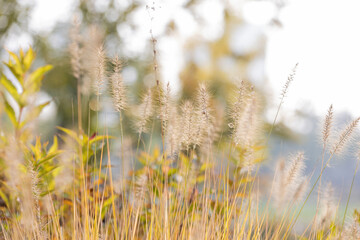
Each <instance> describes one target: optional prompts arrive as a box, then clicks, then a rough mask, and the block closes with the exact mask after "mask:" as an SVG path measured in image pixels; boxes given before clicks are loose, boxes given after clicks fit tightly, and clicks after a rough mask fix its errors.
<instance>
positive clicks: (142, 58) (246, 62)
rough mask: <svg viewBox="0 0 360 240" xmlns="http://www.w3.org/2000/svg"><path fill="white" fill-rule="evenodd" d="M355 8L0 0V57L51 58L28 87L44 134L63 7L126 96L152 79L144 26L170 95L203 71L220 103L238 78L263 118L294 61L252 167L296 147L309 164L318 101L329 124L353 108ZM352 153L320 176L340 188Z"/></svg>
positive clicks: (68, 109) (66, 121)
mask: <svg viewBox="0 0 360 240" xmlns="http://www.w3.org/2000/svg"><path fill="white" fill-rule="evenodd" d="M359 11H360V2H359V1H357V0H292V1H290V0H289V1H286V0H266V1H265V0H247V1H245V0H176V1H170V0H152V1H146V0H101V1H100V0H98V1H96V0H61V1H55V0H53V1H50V0H18V1H16V0H0V44H1V46H2V48H1V49H0V55H1V59H2V60H4V61H5V60H7V59H8V53H7V52H6V51H5V49H8V50H11V51H16V52H17V51H18V50H19V49H20V48H24V49H27V48H28V47H29V46H30V45H31V46H33V47H34V48H35V52H36V53H37V56H38V57H37V62H36V64H37V65H42V64H45V63H49V64H53V65H54V66H55V68H54V70H52V71H51V73H50V74H48V75H47V77H46V79H45V81H44V86H43V92H42V94H41V96H40V97H41V98H43V99H51V100H52V104H51V105H50V106H49V107H47V108H46V111H44V113H43V114H42V116H41V118H42V121H43V122H44V124H42V125H41V129H39V132H40V133H41V134H42V135H43V136H44V137H45V138H46V137H49V136H51V135H52V134H54V131H55V126H58V125H60V126H65V127H70V126H72V123H73V121H74V120H73V119H74V114H73V112H74V110H73V109H72V106H73V104H74V102H76V80H75V78H74V77H73V76H72V73H71V67H70V57H69V51H68V45H69V43H70V37H69V33H70V29H71V28H72V20H73V18H74V16H77V17H78V18H79V20H80V22H81V29H80V31H81V32H86V31H88V33H89V32H90V33H91V31H92V29H93V30H94V29H96V31H97V32H98V33H100V35H101V40H100V41H102V42H103V43H104V48H105V49H106V51H107V53H108V55H109V57H113V56H115V55H116V54H118V55H119V56H120V58H121V59H122V61H123V62H124V66H123V71H122V73H123V78H124V81H125V83H126V84H127V85H128V86H129V88H130V91H131V92H132V93H133V95H132V96H133V98H134V99H135V101H136V99H138V97H139V95H140V93H141V91H142V90H143V89H141V88H143V87H144V86H146V87H151V86H152V84H154V74H153V66H152V64H153V52H152V41H151V34H150V30H151V31H152V34H153V37H154V38H155V39H156V40H157V43H156V48H157V57H158V63H159V73H160V78H161V79H162V81H164V82H169V84H170V86H171V88H172V90H173V92H174V94H175V95H176V96H177V98H178V99H183V98H188V97H191V95H192V94H193V91H194V89H195V88H196V87H197V84H198V82H200V81H206V82H207V83H208V84H209V86H210V89H211V92H212V94H213V95H214V97H215V98H217V99H218V100H219V102H225V101H227V100H228V99H227V95H228V93H229V91H230V90H231V88H232V87H233V86H234V83H235V82H237V81H239V80H247V81H249V82H251V83H252V84H253V85H254V86H255V88H256V89H257V90H258V91H259V92H260V93H261V94H262V95H263V97H264V99H265V105H266V107H265V112H264V119H265V120H266V121H267V122H269V123H270V124H271V123H272V121H273V119H274V117H275V113H276V109H277V106H278V104H279V96H280V93H281V90H282V87H283V85H284V83H285V82H286V80H287V76H288V74H289V73H290V72H291V70H292V68H293V67H294V66H295V64H296V63H299V66H298V69H297V73H296V77H295V81H294V82H293V83H292V84H291V86H290V90H289V93H288V96H287V97H286V99H285V103H284V105H283V108H282V110H281V112H280V116H279V120H278V123H277V125H276V128H275V133H274V134H273V136H272V139H271V142H270V144H271V147H270V149H271V157H270V159H269V160H267V161H266V162H265V167H264V169H263V171H264V172H267V171H270V170H271V171H272V170H273V165H274V161H275V160H276V159H277V158H278V157H279V156H287V155H288V153H290V152H294V151H297V150H304V151H305V153H306V155H307V156H308V157H307V159H308V165H309V167H308V171H309V172H310V171H311V170H312V168H311V167H310V166H311V164H312V163H313V162H315V161H316V160H318V158H319V157H320V156H321V145H320V141H319V140H318V139H319V137H318V135H319V132H320V130H319V126H320V125H319V122H320V120H321V118H323V117H324V116H325V114H326V111H327V109H328V107H329V106H330V104H333V105H334V109H335V113H336V119H337V123H336V124H337V125H338V126H339V127H341V126H344V124H346V123H347V122H348V121H350V119H352V118H353V117H357V116H360V107H359V106H358V104H359V102H360V94H359V90H358V89H359V88H358V86H360V85H359V84H358V83H359V81H360V71H358V69H359V67H358V64H359V62H360V61H359V60H360V59H359V58H360V44H359V43H360V32H359V31H358V29H359V27H360V26H359V25H360V14H358V13H359ZM102 119H103V118H102V117H101V116H100V121H102ZM104 121H105V120H104ZM106 124H107V125H108V126H110V127H111V125H112V124H113V125H116V124H117V119H116V116H114V117H111V114H108V115H107V118H106ZM352 149H353V150H354V151H356V149H355V147H354V148H352ZM354 151H351V150H350V151H348V153H347V154H346V155H345V156H343V157H342V159H344V160H341V162H340V161H337V160H336V159H335V161H332V167H331V168H329V169H327V172H326V175H325V176H324V179H325V180H329V181H331V182H332V183H333V185H334V186H335V187H336V188H337V189H340V190H341V191H343V193H342V195H341V196H346V195H347V194H348V188H349V186H350V183H351V180H352V174H353V169H354V166H355V164H356V161H355V157H354ZM359 183H360V178H359V177H358V178H357V179H356V182H355V187H354V194H353V197H352V200H351V202H350V205H351V209H350V212H351V211H352V209H353V208H354V207H356V204H359V203H360V191H359V186H360V185H359ZM339 197H340V196H339ZM343 198H344V201H345V200H346V197H343ZM342 208H343V207H341V208H340V209H342ZM307 211H308V212H311V211H313V209H307Z"/></svg>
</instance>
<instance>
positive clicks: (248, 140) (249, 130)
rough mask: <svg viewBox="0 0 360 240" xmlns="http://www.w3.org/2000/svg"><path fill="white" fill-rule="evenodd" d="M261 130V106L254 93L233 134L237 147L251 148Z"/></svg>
mask: <svg viewBox="0 0 360 240" xmlns="http://www.w3.org/2000/svg"><path fill="white" fill-rule="evenodd" d="M260 130H261V122H260V120H259V105H258V100H257V98H256V95H255V93H254V92H252V94H251V95H250V96H249V98H248V99H247V101H246V103H245V106H244V110H243V111H242V114H241V116H240V117H239V118H238V119H237V123H236V124H235V129H234V132H233V140H234V143H235V145H238V146H239V145H241V146H251V145H253V144H254V143H255V141H256V140H257V136H258V134H259V132H260Z"/></svg>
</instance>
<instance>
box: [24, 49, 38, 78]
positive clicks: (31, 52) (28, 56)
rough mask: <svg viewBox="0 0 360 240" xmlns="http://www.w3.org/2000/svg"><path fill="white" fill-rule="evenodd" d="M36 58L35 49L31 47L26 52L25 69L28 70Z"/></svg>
mask: <svg viewBox="0 0 360 240" xmlns="http://www.w3.org/2000/svg"><path fill="white" fill-rule="evenodd" d="M34 59H35V53H34V50H33V49H32V48H31V47H30V48H29V50H28V51H27V52H26V54H25V57H24V59H23V64H24V71H25V72H26V71H28V70H29V69H30V67H31V65H32V63H33V61H34Z"/></svg>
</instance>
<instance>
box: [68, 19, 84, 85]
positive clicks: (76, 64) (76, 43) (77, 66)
mask: <svg viewBox="0 0 360 240" xmlns="http://www.w3.org/2000/svg"><path fill="white" fill-rule="evenodd" d="M79 29H80V22H79V20H78V19H77V18H74V21H73V27H72V29H71V32H70V39H71V43H70V45H69V53H70V62H71V67H72V71H73V74H74V77H75V78H76V79H77V80H78V81H81V75H82V71H83V69H82V63H81V56H82V52H83V50H82V48H81V46H80V45H81V42H82V38H81V35H80V30H79Z"/></svg>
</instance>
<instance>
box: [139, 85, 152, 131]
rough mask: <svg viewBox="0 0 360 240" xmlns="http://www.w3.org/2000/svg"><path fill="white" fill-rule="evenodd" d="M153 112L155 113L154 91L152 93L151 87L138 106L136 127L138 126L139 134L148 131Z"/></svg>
mask: <svg viewBox="0 0 360 240" xmlns="http://www.w3.org/2000/svg"><path fill="white" fill-rule="evenodd" d="M152 114H153V103H152V93H151V89H149V90H148V91H147V93H146V94H145V96H144V97H143V100H142V103H141V104H140V105H139V106H138V109H137V111H136V113H135V115H136V122H135V127H136V131H137V132H138V133H139V134H141V133H144V132H147V130H148V128H147V125H148V122H149V120H150V117H151V116H152Z"/></svg>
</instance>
